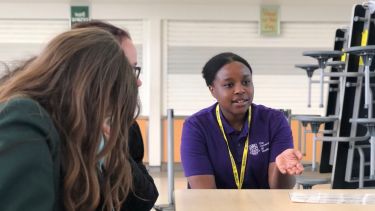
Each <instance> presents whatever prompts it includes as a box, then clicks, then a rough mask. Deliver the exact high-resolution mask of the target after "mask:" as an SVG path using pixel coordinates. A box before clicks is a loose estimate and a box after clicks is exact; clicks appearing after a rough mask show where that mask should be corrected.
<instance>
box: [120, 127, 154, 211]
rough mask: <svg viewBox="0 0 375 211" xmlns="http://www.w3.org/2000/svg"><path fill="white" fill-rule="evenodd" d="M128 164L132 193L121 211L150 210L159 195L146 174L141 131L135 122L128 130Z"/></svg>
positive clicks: (152, 181) (150, 178)
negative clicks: (129, 166)
mask: <svg viewBox="0 0 375 211" xmlns="http://www.w3.org/2000/svg"><path fill="white" fill-rule="evenodd" d="M129 152H130V155H131V159H130V164H131V167H132V174H133V191H132V192H130V193H129V195H128V197H127V199H126V201H125V203H124V205H123V207H122V209H121V210H123V211H125V210H126V211H133V210H134V211H143V210H151V209H152V207H153V206H154V204H155V202H156V200H157V198H158V196H159V193H158V190H157V188H156V186H155V184H154V180H153V179H152V177H151V176H150V175H149V174H148V172H147V169H146V167H145V166H144V165H143V163H142V160H143V156H144V146H143V139H142V135H141V130H140V129H139V126H138V124H137V122H135V123H134V124H133V125H132V126H131V128H130V130H129Z"/></svg>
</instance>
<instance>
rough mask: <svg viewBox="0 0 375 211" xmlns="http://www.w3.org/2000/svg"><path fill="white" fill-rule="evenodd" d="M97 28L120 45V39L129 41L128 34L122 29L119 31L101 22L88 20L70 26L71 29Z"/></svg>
mask: <svg viewBox="0 0 375 211" xmlns="http://www.w3.org/2000/svg"><path fill="white" fill-rule="evenodd" d="M89 27H97V28H100V29H103V30H105V31H107V32H109V33H111V34H112V35H113V36H115V38H116V39H117V40H118V41H119V42H120V43H121V41H122V39H124V38H125V39H126V38H127V39H131V37H130V34H129V32H127V31H125V30H124V29H120V28H118V27H116V26H114V25H112V24H110V23H107V22H104V21H101V20H90V21H85V22H80V23H76V24H74V25H73V26H72V29H79V28H89Z"/></svg>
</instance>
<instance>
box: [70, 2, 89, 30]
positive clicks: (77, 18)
mask: <svg viewBox="0 0 375 211" xmlns="http://www.w3.org/2000/svg"><path fill="white" fill-rule="evenodd" d="M89 20H90V7H89V6H70V24H71V26H73V24H75V23H79V22H86V21H89Z"/></svg>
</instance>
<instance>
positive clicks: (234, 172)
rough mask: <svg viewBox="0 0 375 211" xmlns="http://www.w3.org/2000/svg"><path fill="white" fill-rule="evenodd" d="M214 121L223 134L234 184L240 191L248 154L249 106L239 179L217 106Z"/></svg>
mask: <svg viewBox="0 0 375 211" xmlns="http://www.w3.org/2000/svg"><path fill="white" fill-rule="evenodd" d="M216 119H217V123H218V124H219V126H220V130H221V133H222V134H223V137H224V140H225V143H226V144H227V147H228V151H229V157H230V161H231V163H232V170H233V176H234V180H235V182H236V185H237V188H238V189H241V188H242V184H243V180H244V177H245V168H246V161H247V153H248V151H249V136H250V122H251V106H250V107H249V117H248V125H249V130H248V131H249V132H248V135H247V138H246V141H245V147H244V149H243V154H242V162H241V177H240V179H238V171H237V166H236V162H235V161H234V158H233V155H232V153H231V152H230V149H229V144H228V139H227V136H226V135H225V131H224V127H223V123H222V121H221V117H220V110H219V104H217V106H216Z"/></svg>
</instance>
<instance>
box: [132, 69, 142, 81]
mask: <svg viewBox="0 0 375 211" xmlns="http://www.w3.org/2000/svg"><path fill="white" fill-rule="evenodd" d="M133 70H134V74H135V77H136V78H137V79H139V75H140V74H141V70H142V68H141V67H140V66H134V67H133Z"/></svg>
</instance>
